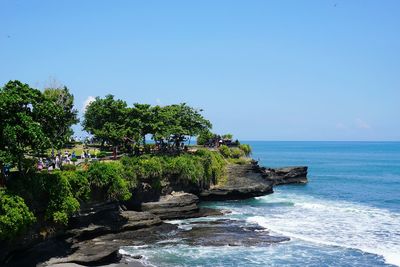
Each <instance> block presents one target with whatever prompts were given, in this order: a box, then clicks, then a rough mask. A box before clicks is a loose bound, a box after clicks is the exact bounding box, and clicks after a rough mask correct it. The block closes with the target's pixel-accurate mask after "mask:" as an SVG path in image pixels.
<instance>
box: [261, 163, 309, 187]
mask: <svg viewBox="0 0 400 267" xmlns="http://www.w3.org/2000/svg"><path fill="white" fill-rule="evenodd" d="M260 170H261V172H262V174H263V176H264V178H265V179H266V180H268V181H271V182H273V184H274V185H282V184H305V183H307V182H308V179H307V170H308V167H305V166H295V167H283V168H264V167H262V168H260Z"/></svg>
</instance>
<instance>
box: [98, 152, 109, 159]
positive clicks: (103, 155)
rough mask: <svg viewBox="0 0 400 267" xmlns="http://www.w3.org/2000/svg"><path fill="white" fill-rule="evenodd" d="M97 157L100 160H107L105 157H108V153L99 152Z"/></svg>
mask: <svg viewBox="0 0 400 267" xmlns="http://www.w3.org/2000/svg"><path fill="white" fill-rule="evenodd" d="M96 157H98V158H99V159H101V158H105V157H107V152H106V151H99V152H98V153H97V154H96Z"/></svg>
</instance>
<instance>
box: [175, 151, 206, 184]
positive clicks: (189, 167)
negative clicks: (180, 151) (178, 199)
mask: <svg viewBox="0 0 400 267" xmlns="http://www.w3.org/2000/svg"><path fill="white" fill-rule="evenodd" d="M169 173H172V174H175V175H177V177H178V178H179V179H180V180H187V181H189V182H192V183H197V182H200V181H202V179H203V177H204V167H203V165H202V163H201V161H200V160H199V158H197V157H194V156H191V155H187V154H185V155H181V156H178V157H174V158H172V159H171V162H170V164H169Z"/></svg>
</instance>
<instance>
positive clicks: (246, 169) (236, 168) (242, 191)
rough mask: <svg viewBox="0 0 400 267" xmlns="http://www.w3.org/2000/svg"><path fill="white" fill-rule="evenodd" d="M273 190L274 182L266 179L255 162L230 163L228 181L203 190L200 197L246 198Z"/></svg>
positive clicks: (215, 198)
mask: <svg viewBox="0 0 400 267" xmlns="http://www.w3.org/2000/svg"><path fill="white" fill-rule="evenodd" d="M272 192H273V190H272V182H271V181H268V180H266V179H264V178H263V175H262V173H261V172H260V171H259V170H258V169H257V168H255V166H254V165H253V164H250V163H248V164H243V165H238V164H230V165H228V166H227V179H226V182H225V183H220V184H217V185H215V186H213V187H211V188H210V189H209V190H204V191H202V192H201V193H200V199H201V200H207V201H208V200H232V199H246V198H252V197H257V196H263V195H267V194H271V193H272Z"/></svg>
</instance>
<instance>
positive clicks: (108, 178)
mask: <svg viewBox="0 0 400 267" xmlns="http://www.w3.org/2000/svg"><path fill="white" fill-rule="evenodd" d="M87 175H88V181H89V184H90V187H91V191H92V197H93V198H94V199H100V200H104V199H107V200H128V199H129V198H130V197H131V196H132V195H131V193H130V192H129V184H128V182H127V181H126V180H124V178H123V170H122V165H121V164H120V163H119V162H111V163H100V162H94V163H92V164H91V165H90V166H89V169H88V172H87Z"/></svg>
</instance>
